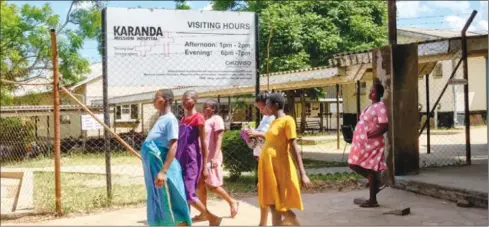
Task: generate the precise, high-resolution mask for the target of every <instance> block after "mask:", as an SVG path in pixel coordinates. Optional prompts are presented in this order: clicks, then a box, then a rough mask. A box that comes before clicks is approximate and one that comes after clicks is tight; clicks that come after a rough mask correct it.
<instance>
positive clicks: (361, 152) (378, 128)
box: [348, 82, 388, 207]
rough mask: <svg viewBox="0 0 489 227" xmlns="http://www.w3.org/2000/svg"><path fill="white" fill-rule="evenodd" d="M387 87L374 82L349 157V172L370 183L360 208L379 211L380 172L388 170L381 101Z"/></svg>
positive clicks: (385, 128)
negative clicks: (365, 198) (372, 208)
mask: <svg viewBox="0 0 489 227" xmlns="http://www.w3.org/2000/svg"><path fill="white" fill-rule="evenodd" d="M383 95H384V87H383V86H382V85H381V84H380V83H378V82H374V85H373V86H372V88H371V89H370V93H369V99H370V100H372V104H371V105H369V106H368V107H367V108H365V109H364V110H363V112H362V113H361V115H360V119H359V122H358V124H357V125H356V128H355V132H354V133H353V142H352V146H351V150H350V155H349V156H348V164H349V166H350V168H351V169H352V170H353V171H355V172H357V173H358V174H360V175H362V176H363V177H365V178H367V179H368V184H369V190H370V193H369V194H370V196H369V197H370V198H369V199H368V200H367V201H365V202H364V203H363V204H360V207H378V206H379V204H378V203H377V193H379V191H380V190H381V189H380V187H381V184H382V182H381V177H380V175H381V174H380V173H381V171H383V170H385V169H386V168H387V166H386V164H385V162H384V133H386V132H387V128H388V123H387V110H386V108H385V105H384V103H383V102H381V101H380V99H381V98H382V96H383Z"/></svg>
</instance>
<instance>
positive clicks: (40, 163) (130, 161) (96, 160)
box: [2, 152, 346, 169]
mask: <svg viewBox="0 0 489 227" xmlns="http://www.w3.org/2000/svg"><path fill="white" fill-rule="evenodd" d="M303 162H304V167H305V168H307V169H317V168H325V167H336V166H346V164H344V163H339V162H326V161H319V160H313V159H303ZM111 163H112V165H136V166H140V165H141V161H140V160H139V159H138V158H136V157H135V156H132V155H130V154H128V153H121V152H117V153H113V154H112V155H111ZM53 165H54V161H53V159H52V157H51V158H48V157H39V158H34V159H25V160H23V161H20V162H9V163H2V167H3V168H43V167H52V166H53ZM83 165H99V166H105V155H104V154H82V153H73V154H71V155H62V157H61V166H83Z"/></svg>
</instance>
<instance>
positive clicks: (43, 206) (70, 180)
mask: <svg viewBox="0 0 489 227" xmlns="http://www.w3.org/2000/svg"><path fill="white" fill-rule="evenodd" d="M359 178H360V176H359V175H357V174H327V175H322V174H317V175H310V179H311V181H312V182H313V184H314V187H312V188H309V189H303V192H304V193H315V192H324V191H328V190H336V191H338V190H355V189H359V188H361V187H362V186H359V184H358V182H357V181H358V179H359ZM112 181H113V184H112V188H113V199H112V204H111V205H109V202H108V200H107V190H106V186H105V185H106V184H105V176H104V175H98V174H77V173H63V174H62V175H61V196H62V202H61V205H62V208H63V211H64V213H65V214H68V213H80V212H90V211H93V210H96V209H99V208H105V207H110V206H116V207H120V206H126V205H132V204H140V203H145V200H146V189H145V187H144V180H143V178H142V177H130V176H118V175H114V176H113V177H112ZM225 181H226V183H225V188H226V190H227V191H228V192H230V193H231V195H233V196H234V197H236V198H243V197H248V196H256V192H255V178H254V176H249V175H246V176H241V177H240V178H239V179H237V180H236V181H234V182H231V181H230V180H229V179H225ZM34 186H35V190H34V207H35V210H36V211H38V212H54V210H55V193H54V192H55V190H54V187H55V186H54V173H41V172H37V173H35V174H34ZM209 196H210V197H211V198H215V195H213V194H212V193H210V194H209Z"/></svg>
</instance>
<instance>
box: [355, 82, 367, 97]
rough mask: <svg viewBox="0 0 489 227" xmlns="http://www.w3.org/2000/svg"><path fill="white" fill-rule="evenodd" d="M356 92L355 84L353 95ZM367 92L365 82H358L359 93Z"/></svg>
mask: <svg viewBox="0 0 489 227" xmlns="http://www.w3.org/2000/svg"><path fill="white" fill-rule="evenodd" d="M356 94H357V86H356V85H355V95H356ZM365 94H367V83H366V82H360V95H365Z"/></svg>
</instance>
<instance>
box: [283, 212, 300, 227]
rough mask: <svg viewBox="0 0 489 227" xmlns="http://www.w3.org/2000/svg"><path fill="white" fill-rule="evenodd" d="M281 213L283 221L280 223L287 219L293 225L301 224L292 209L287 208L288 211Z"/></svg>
mask: <svg viewBox="0 0 489 227" xmlns="http://www.w3.org/2000/svg"><path fill="white" fill-rule="evenodd" d="M282 215H283V216H284V221H283V222H282V224H283V223H284V222H286V221H287V222H289V223H290V224H291V225H293V226H299V225H301V223H300V222H299V220H297V216H296V215H295V213H294V212H293V211H291V210H288V211H285V212H282Z"/></svg>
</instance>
